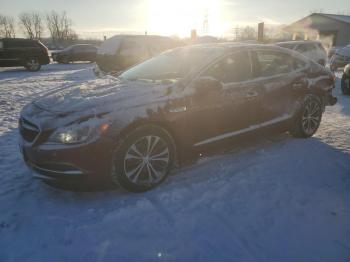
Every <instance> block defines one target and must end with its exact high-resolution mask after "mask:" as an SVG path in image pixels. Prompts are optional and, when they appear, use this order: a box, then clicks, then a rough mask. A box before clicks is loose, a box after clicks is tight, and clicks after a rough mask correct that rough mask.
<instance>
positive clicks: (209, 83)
mask: <svg viewBox="0 0 350 262" xmlns="http://www.w3.org/2000/svg"><path fill="white" fill-rule="evenodd" d="M222 87H223V86H222V83H221V82H220V81H219V80H217V79H215V78H213V77H200V78H198V79H197V80H195V82H194V88H195V89H196V92H197V93H199V94H203V95H204V94H211V93H213V92H220V91H221V90H222Z"/></svg>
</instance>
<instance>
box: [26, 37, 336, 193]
mask: <svg viewBox="0 0 350 262" xmlns="http://www.w3.org/2000/svg"><path fill="white" fill-rule="evenodd" d="M333 88H334V75H333V74H332V73H331V72H330V71H328V70H327V69H326V68H324V67H322V66H320V65H319V64H317V63H316V62H313V61H311V60H308V59H307V58H306V57H304V56H302V55H300V54H298V53H297V52H294V51H291V50H287V49H284V48H280V47H277V46H267V45H247V44H212V45H202V46H190V47H183V48H177V49H174V50H171V51H167V52H166V53H163V54H161V55H158V56H156V57H154V58H151V59H150V60H147V61H145V62H143V63H141V64H138V65H136V66H134V67H132V68H130V69H129V70H127V71H125V72H124V73H122V74H121V75H120V76H119V78H114V77H111V76H107V77H104V78H101V79H96V80H93V81H89V82H86V83H83V84H82V85H81V86H72V87H71V88H65V89H63V90H62V89H61V90H59V91H57V92H54V93H51V94H48V95H46V96H45V97H42V98H40V99H38V100H36V101H34V102H33V103H31V104H29V105H27V106H26V107H25V108H24V109H23V110H22V112H21V116H20V121H19V129H20V134H21V139H20V147H21V149H22V153H23V156H24V160H25V162H26V163H27V165H28V166H29V167H31V168H32V169H33V170H35V171H36V172H37V173H39V174H40V175H38V176H40V177H41V178H42V179H44V180H50V181H62V180H67V179H78V180H79V181H82V180H85V181H89V182H95V181H99V180H102V179H103V180H105V179H107V180H109V181H113V182H114V183H116V184H119V185H121V186H122V187H123V188H125V189H127V190H130V191H134V192H140V191H145V190H148V189H150V188H153V187H154V186H157V185H158V184H160V183H161V182H162V181H163V180H164V179H165V178H166V177H167V175H168V173H169V171H170V169H171V168H172V167H173V165H174V163H175V162H176V160H179V159H182V158H184V156H185V155H186V153H187V152H191V151H193V150H194V149H204V148H208V146H209V145H214V144H217V145H218V143H219V142H223V141H224V142H226V141H231V139H232V138H234V137H239V136H241V135H243V134H247V133H251V132H254V131H257V130H262V129H265V128H271V127H276V128H277V127H278V128H279V130H281V131H289V132H290V133H291V134H292V135H293V136H295V137H300V138H307V137H311V136H312V135H313V134H314V133H315V132H316V131H317V129H318V127H319V125H320V122H321V118H322V113H323V112H324V109H325V106H326V105H333V104H334V103H336V98H334V97H333V96H332V89H333Z"/></svg>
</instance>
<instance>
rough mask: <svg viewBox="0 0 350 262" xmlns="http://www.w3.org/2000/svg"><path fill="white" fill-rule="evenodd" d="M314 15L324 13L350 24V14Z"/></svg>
mask: <svg viewBox="0 0 350 262" xmlns="http://www.w3.org/2000/svg"><path fill="white" fill-rule="evenodd" d="M313 15H322V16H325V17H328V18H330V19H334V20H337V21H341V22H345V23H349V24H350V15H334V14H323V13H314V14H313Z"/></svg>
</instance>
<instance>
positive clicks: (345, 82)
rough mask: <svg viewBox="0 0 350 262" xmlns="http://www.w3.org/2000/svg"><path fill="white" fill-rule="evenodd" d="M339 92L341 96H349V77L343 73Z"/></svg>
mask: <svg viewBox="0 0 350 262" xmlns="http://www.w3.org/2000/svg"><path fill="white" fill-rule="evenodd" d="M341 92H342V93H343V95H350V76H347V75H346V74H345V73H344V74H343V76H342V78H341Z"/></svg>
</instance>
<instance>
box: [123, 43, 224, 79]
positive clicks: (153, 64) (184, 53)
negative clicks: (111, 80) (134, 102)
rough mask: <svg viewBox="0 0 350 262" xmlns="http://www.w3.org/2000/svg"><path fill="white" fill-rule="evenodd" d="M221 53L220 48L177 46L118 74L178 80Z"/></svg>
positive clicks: (136, 77)
mask: <svg viewBox="0 0 350 262" xmlns="http://www.w3.org/2000/svg"><path fill="white" fill-rule="evenodd" d="M220 54H221V50H220V49H209V48H200V47H197V48H178V49H175V50H171V51H168V52H165V53H163V54H161V55H158V56H156V57H153V58H151V59H149V60H147V61H145V62H143V63H141V64H138V65H136V66H134V67H132V68H130V69H129V70H127V71H125V72H124V73H122V74H121V75H120V78H123V79H127V80H151V81H157V80H174V81H176V80H180V79H182V78H184V77H185V76H186V75H187V74H189V73H190V72H192V71H193V70H195V69H198V68H199V67H200V66H201V65H203V63H204V62H205V61H207V60H210V59H211V58H213V57H217V56H218V55H220Z"/></svg>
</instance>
